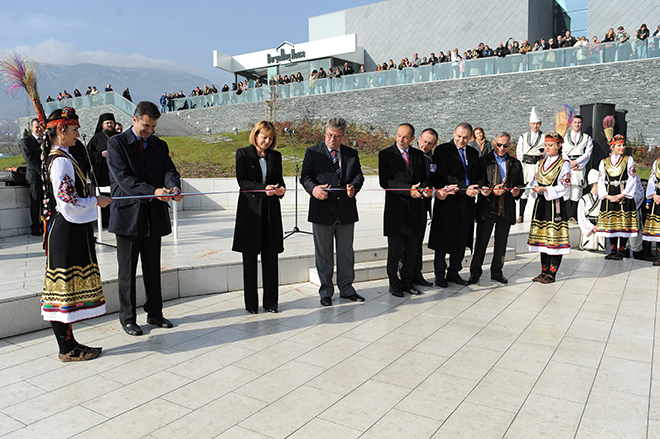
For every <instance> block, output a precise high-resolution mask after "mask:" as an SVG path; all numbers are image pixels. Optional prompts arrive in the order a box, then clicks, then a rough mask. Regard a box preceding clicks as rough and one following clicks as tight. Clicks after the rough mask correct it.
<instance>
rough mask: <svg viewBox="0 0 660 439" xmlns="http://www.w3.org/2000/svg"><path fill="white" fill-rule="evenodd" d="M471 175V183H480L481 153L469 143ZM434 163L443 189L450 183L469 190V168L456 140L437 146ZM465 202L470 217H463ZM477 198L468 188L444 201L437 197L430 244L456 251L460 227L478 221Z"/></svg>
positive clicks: (469, 238) (469, 243) (469, 244)
mask: <svg viewBox="0 0 660 439" xmlns="http://www.w3.org/2000/svg"><path fill="white" fill-rule="evenodd" d="M465 154H466V161H467V175H468V177H469V178H470V184H471V185H472V184H476V183H477V180H478V178H479V172H478V166H477V160H478V158H479V153H478V152H477V151H476V150H475V149H474V148H470V147H469V146H466V147H465ZM433 163H435V165H436V171H435V176H434V183H433V186H434V187H435V188H437V189H441V188H443V187H445V186H447V185H453V184H456V185H458V187H459V189H467V185H466V184H465V168H464V167H463V161H462V160H461V156H460V155H459V153H458V149H457V148H456V145H455V144H454V141H453V140H452V141H451V142H448V143H443V144H442V145H439V146H438V147H436V148H435V152H434V153H433ZM463 205H466V206H467V211H468V217H467V218H462V217H461V215H460V212H461V211H462V207H463ZM474 215H475V205H474V198H472V197H468V196H467V195H466V193H465V192H464V191H462V192H458V193H456V194H454V195H449V196H448V197H447V198H446V199H444V200H438V199H436V200H435V203H434V205H433V223H432V225H431V233H430V234H429V247H430V248H432V249H434V250H436V251H442V252H445V253H449V252H451V251H452V250H454V248H455V246H456V241H457V239H458V237H459V234H458V229H459V226H460V224H461V222H462V221H467V222H469V223H470V224H473V223H474ZM473 229H474V227H470V236H469V237H468V247H469V248H472V237H473V236H472V235H473Z"/></svg>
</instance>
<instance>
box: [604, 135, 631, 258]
mask: <svg viewBox="0 0 660 439" xmlns="http://www.w3.org/2000/svg"><path fill="white" fill-rule="evenodd" d="M625 141H626V139H625V138H624V137H623V136H622V135H620V134H617V135H616V136H614V138H612V140H611V141H610V150H611V151H612V153H611V154H610V156H609V157H605V158H604V159H603V160H602V161H601V162H600V165H598V198H600V200H601V204H600V213H599V214H598V224H597V225H596V236H604V237H607V238H609V239H610V253H609V254H608V255H607V256H605V259H613V260H615V261H620V260H622V259H623V252H624V250H625V248H626V243H627V242H628V238H631V237H634V236H637V232H638V224H637V208H636V205H635V199H634V197H635V190H636V187H637V178H636V176H637V172H636V171H635V161H634V160H633V158H632V157H626V156H624V155H623V153H624V151H625V148H626V147H625Z"/></svg>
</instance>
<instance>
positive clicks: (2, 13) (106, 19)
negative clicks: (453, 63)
mask: <svg viewBox="0 0 660 439" xmlns="http://www.w3.org/2000/svg"><path fill="white" fill-rule="evenodd" d="M374 1H375V0H332V1H326V0H316V1H311V2H301V1H291V0H278V1H263V0H256V1H249V2H229V1H210V0H183V1H182V0H176V1H175V0H159V1H152V0H146V1H145V0H131V1H125V0H112V1H105V2H100V1H95V0H92V1H90V0H85V1H80V0H68V1H66V2H60V1H52V0H49V1H43V0H36V1H33V2H27V3H24V2H22V1H10V0H2V8H0V52H1V53H4V52H7V51H14V50H16V51H18V52H19V53H22V54H24V55H29V56H31V57H33V58H34V59H36V60H37V61H38V62H44V63H52V64H67V65H70V64H78V63H85V62H90V63H96V64H104V65H111V66H118V67H147V66H148V67H152V68H153V67H155V68H159V67H161V68H166V69H180V70H185V71H188V72H191V73H195V74H199V75H201V76H203V77H205V78H208V79H210V80H212V81H217V82H220V81H224V82H226V81H227V80H228V79H231V78H232V76H231V75H229V74H221V73H220V71H219V70H218V69H214V68H213V67H212V62H213V60H212V56H213V50H214V49H217V50H219V51H221V52H224V53H227V54H229V55H240V54H243V53H249V52H254V51H258V50H265V49H269V48H274V47H277V46H278V45H279V44H280V43H281V42H282V41H285V40H286V41H291V42H292V43H302V42H306V41H308V18H309V17H312V16H315V15H321V14H325V13H328V12H335V11H338V10H342V9H347V8H351V7H354V6H360V5H364V4H369V3H374Z"/></svg>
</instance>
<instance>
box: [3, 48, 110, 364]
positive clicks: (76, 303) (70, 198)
mask: <svg viewBox="0 0 660 439" xmlns="http://www.w3.org/2000/svg"><path fill="white" fill-rule="evenodd" d="M0 81H1V82H2V85H4V86H5V88H6V90H7V92H8V93H11V94H13V95H16V94H17V93H18V92H19V90H24V91H25V92H26V93H27V94H28V96H30V98H31V99H32V103H33V104H34V107H35V109H36V111H37V116H38V118H39V122H40V123H41V125H42V126H43V127H44V128H45V130H44V137H43V139H41V162H42V181H43V189H44V190H43V194H44V209H43V215H42V219H43V222H44V226H45V227H44V249H45V250H46V255H47V263H46V277H45V280H44V289H43V292H42V296H41V315H42V316H43V318H44V320H46V321H50V322H51V326H52V327H53V332H54V333H55V338H56V339H57V343H58V345H59V348H60V354H59V358H60V360H61V361H63V362H68V361H84V360H91V359H93V358H96V357H98V356H99V354H100V353H101V348H90V347H87V346H84V345H81V344H79V343H78V342H77V341H76V340H75V338H74V337H73V331H72V329H71V323H73V322H77V321H79V320H83V319H88V318H92V317H96V316H99V315H102V314H105V298H104V297H103V291H102V289H101V277H100V275H99V268H98V265H97V262H96V253H95V251H94V236H93V234H92V226H91V222H92V221H94V220H95V219H96V211H97V210H96V207H97V205H98V206H101V207H105V206H107V205H108V204H110V202H111V201H112V199H111V198H109V197H90V196H89V194H88V192H87V185H86V178H85V176H84V175H83V172H82V170H81V168H80V166H79V165H78V163H77V162H76V160H75V159H74V158H73V157H72V156H71V155H70V154H69V147H71V146H74V145H75V143H76V139H77V138H78V137H79V133H78V129H79V127H80V124H79V122H78V116H77V115H76V113H75V111H74V110H73V108H63V109H58V110H55V111H53V112H52V113H51V115H50V117H49V118H48V119H46V117H45V114H44V110H43V107H42V105H41V100H40V99H39V92H38V91H37V75H36V64H35V62H34V61H32V60H29V59H23V58H21V57H20V56H19V55H13V56H10V55H6V56H3V57H2V59H0Z"/></svg>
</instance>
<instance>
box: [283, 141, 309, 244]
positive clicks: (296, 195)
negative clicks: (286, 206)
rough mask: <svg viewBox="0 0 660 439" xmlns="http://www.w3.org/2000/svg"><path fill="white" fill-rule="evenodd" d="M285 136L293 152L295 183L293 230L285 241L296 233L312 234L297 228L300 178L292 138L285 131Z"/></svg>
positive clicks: (286, 236)
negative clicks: (286, 135) (287, 136)
mask: <svg viewBox="0 0 660 439" xmlns="http://www.w3.org/2000/svg"><path fill="white" fill-rule="evenodd" d="M287 134H289V142H290V143H291V151H292V152H293V161H294V163H295V164H296V181H295V188H294V190H293V191H294V195H295V203H294V205H295V225H294V226H293V229H292V230H291V231H290V232H286V235H285V236H284V239H287V238H288V237H289V236H292V235H295V234H296V233H302V234H305V235H311V234H312V232H306V231H304V230H300V229H299V228H298V184H300V178H299V177H298V175H299V173H300V171H299V168H298V158H297V157H296V149H295V148H294V147H293V137H292V136H291V132H289V131H287Z"/></svg>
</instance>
